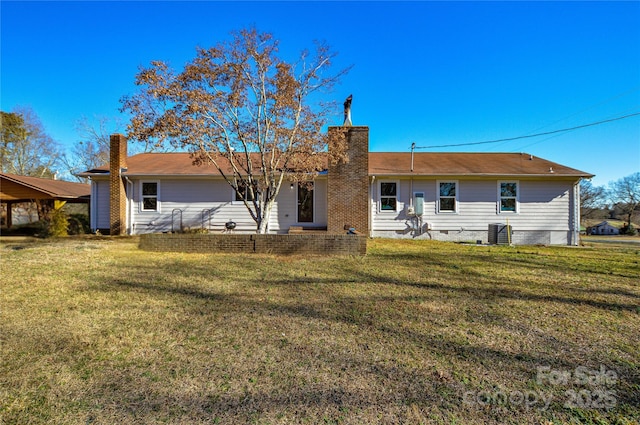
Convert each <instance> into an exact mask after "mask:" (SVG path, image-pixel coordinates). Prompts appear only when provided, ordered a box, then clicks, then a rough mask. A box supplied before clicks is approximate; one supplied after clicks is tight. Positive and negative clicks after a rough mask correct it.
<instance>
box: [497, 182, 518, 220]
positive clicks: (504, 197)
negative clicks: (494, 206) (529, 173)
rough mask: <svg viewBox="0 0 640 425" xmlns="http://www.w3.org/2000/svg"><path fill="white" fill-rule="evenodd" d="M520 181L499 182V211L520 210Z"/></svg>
mask: <svg viewBox="0 0 640 425" xmlns="http://www.w3.org/2000/svg"><path fill="white" fill-rule="evenodd" d="M518 186H519V185H518V182H517V181H509V182H498V212H499V213H517V212H518V195H519V193H518V192H519V190H518Z"/></svg>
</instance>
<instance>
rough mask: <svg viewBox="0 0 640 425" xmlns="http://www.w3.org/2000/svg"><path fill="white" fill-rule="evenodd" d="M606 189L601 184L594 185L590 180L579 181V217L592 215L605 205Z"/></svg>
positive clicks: (583, 217)
mask: <svg viewBox="0 0 640 425" xmlns="http://www.w3.org/2000/svg"><path fill="white" fill-rule="evenodd" d="M606 198H607V191H606V189H605V188H604V187H603V186H594V185H593V183H591V180H586V179H583V180H582V182H581V183H580V216H581V217H580V218H582V219H585V218H589V217H592V216H593V215H594V214H596V213H597V212H598V211H601V210H602V208H604V206H605V201H606Z"/></svg>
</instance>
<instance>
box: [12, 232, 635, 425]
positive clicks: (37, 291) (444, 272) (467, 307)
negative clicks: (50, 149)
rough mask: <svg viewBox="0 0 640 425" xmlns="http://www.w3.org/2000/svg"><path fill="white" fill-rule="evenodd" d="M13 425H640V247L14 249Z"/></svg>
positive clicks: (113, 243)
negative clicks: (326, 251)
mask: <svg viewBox="0 0 640 425" xmlns="http://www.w3.org/2000/svg"><path fill="white" fill-rule="evenodd" d="M0 255H1V259H0V261H1V263H0V264H1V273H2V283H1V286H0V359H1V363H0V424H3V425H4V424H125V423H135V424H154V423H171V424H211V423H223V424H239V423H257V424H307V423H308V424H315V423H320V424H366V423H380V424H418V423H426V424H431V423H434V424H439V423H442V424H474V423H477V424H490V423H495V424H498V423H500V424H502V423H512V424H549V423H576V424H577V423H591V424H607V423H615V424H637V423H638V422H640V407H639V406H640V348H639V344H640V320H639V319H640V317H639V316H640V264H639V261H640V247H638V246H629V247H625V246H606V245H604V244H603V245H599V244H597V243H593V244H591V246H590V247H586V248H568V247H567V248H565V247H553V248H545V247H486V246H467V245H458V244H451V243H438V242H430V241H392V240H379V239H378V240H372V241H370V242H369V254H368V255H367V256H366V257H346V258H345V257H334V258H323V257H317V258H301V257H274V256H261V255H246V256H240V255H213V254H212V255H204V254H180V253H168V254H165V253H163V254H157V253H148V252H143V251H140V250H138V249H137V241H136V239H128V238H114V239H110V238H102V239H95V238H84V239H83V238H80V239H68V240H60V241H36V242H33V241H31V240H10V239H3V240H2V243H0Z"/></svg>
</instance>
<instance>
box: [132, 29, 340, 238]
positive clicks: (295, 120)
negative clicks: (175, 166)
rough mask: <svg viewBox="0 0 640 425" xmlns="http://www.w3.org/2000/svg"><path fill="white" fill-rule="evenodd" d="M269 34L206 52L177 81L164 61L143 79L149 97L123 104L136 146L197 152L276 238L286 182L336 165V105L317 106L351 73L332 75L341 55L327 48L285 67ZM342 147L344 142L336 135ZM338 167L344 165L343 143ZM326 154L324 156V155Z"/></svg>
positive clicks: (244, 35)
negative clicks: (274, 219)
mask: <svg viewBox="0 0 640 425" xmlns="http://www.w3.org/2000/svg"><path fill="white" fill-rule="evenodd" d="M277 54H278V41H277V40H275V39H274V38H273V36H272V35H271V34H269V33H260V32H258V31H256V30H255V29H248V30H246V29H245V30H241V31H239V32H235V33H233V34H232V39H231V40H230V41H228V42H222V43H219V44H218V45H216V46H214V47H211V48H208V49H204V48H198V49H197V53H196V56H195V58H194V59H193V60H192V61H191V62H189V63H187V64H186V65H185V67H184V70H183V71H182V72H180V73H176V72H174V71H173V70H171V69H170V68H169V66H168V65H167V64H166V63H164V62H161V61H154V62H152V63H151V66H150V67H149V68H143V69H141V70H140V72H139V73H138V75H137V76H136V85H138V86H139V87H140V90H139V91H138V92H137V93H136V94H134V95H132V96H129V97H125V98H123V100H122V102H123V107H122V110H123V111H126V112H130V113H131V115H132V119H131V123H130V124H129V126H128V135H129V137H130V138H132V139H135V140H138V141H141V142H143V143H149V142H150V141H154V142H155V143H159V144H162V143H165V142H167V141H169V142H170V143H172V144H173V145H174V146H176V147H179V148H181V149H187V150H188V151H190V152H191V153H192V155H193V158H194V163H196V164H202V163H211V164H213V165H214V166H215V167H216V168H217V169H218V171H219V172H220V173H221V174H222V176H223V177H224V178H225V179H226V180H227V181H228V183H229V184H230V185H231V186H232V187H233V189H234V190H235V191H236V192H237V193H238V194H239V195H240V196H241V197H242V199H243V201H244V204H245V206H246V207H247V209H248V210H249V212H250V214H251V217H252V218H253V220H254V221H255V222H256V227H257V231H258V232H259V233H266V232H267V230H268V223H269V217H270V215H271V210H272V208H273V205H274V201H275V199H276V197H277V195H278V193H279V192H280V188H281V186H282V183H283V181H285V180H286V179H292V180H305V179H310V178H313V177H314V175H315V174H316V173H317V172H318V171H320V170H321V169H322V168H323V166H324V164H326V161H327V155H329V154H328V153H327V152H325V151H326V147H327V144H328V142H329V141H328V137H329V136H328V135H327V134H326V133H324V132H323V131H322V129H323V127H324V125H325V124H326V122H327V117H328V116H329V113H330V111H331V109H330V108H331V105H329V104H323V103H320V102H317V103H316V104H314V105H313V106H314V107H313V108H312V105H311V99H310V98H311V97H312V95H314V94H315V93H316V92H318V91H320V90H323V89H330V88H331V87H332V86H333V85H334V83H335V82H336V81H338V79H339V77H340V76H342V75H343V74H345V73H346V72H347V71H348V69H344V70H342V71H339V72H337V73H336V74H327V72H328V68H329V67H330V65H331V62H332V59H333V58H334V57H335V53H332V52H330V51H329V49H328V47H327V46H325V45H323V44H318V45H317V48H316V51H315V53H314V54H313V55H310V54H309V52H307V51H304V52H302V54H301V55H300V58H299V61H298V62H297V63H295V64H290V63H288V62H285V61H284V60H282V59H280V58H279V57H278V55H277ZM336 135H338V136H337V137H338V138H342V139H343V137H342V136H340V135H341V133H338V132H337V133H336ZM332 143H335V145H336V147H342V148H337V149H332V150H331V153H330V155H332V157H331V158H329V160H338V159H341V158H343V157H344V156H345V155H344V140H336V141H335V142H332ZM323 152H324V154H323Z"/></svg>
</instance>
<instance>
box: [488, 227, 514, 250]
mask: <svg viewBox="0 0 640 425" xmlns="http://www.w3.org/2000/svg"><path fill="white" fill-rule="evenodd" d="M512 236H513V228H512V227H511V226H510V225H508V224H502V223H492V224H489V238H488V240H489V244H491V245H508V244H510V243H511V241H512V240H513V237H512Z"/></svg>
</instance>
